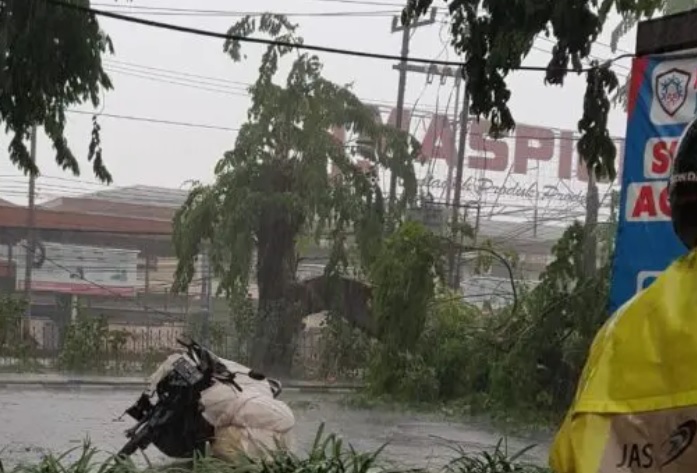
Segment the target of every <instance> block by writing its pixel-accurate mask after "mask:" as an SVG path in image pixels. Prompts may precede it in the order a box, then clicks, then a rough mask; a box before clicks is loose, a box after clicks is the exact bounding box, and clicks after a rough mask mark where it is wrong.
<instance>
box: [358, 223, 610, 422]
mask: <svg viewBox="0 0 697 473" xmlns="http://www.w3.org/2000/svg"><path fill="white" fill-rule="evenodd" d="M585 236H586V232H585V229H584V226H583V225H581V224H580V223H575V224H573V225H572V226H570V227H569V228H568V229H567V230H566V231H565V233H564V235H563V236H562V238H561V239H560V240H559V241H558V242H557V243H556V245H555V246H554V248H553V250H552V254H553V256H554V259H553V261H552V262H551V263H550V264H549V265H548V266H547V268H546V269H545V271H544V272H543V273H542V275H541V277H540V281H539V283H538V284H537V285H536V286H535V287H534V288H532V289H527V288H524V287H519V288H518V289H519V303H518V306H517V307H518V308H517V309H516V311H515V312H514V313H513V312H512V307H511V306H508V307H504V308H503V309H499V310H480V309H479V308H477V307H475V306H472V305H469V304H467V303H466V302H465V301H463V300H462V298H461V297H462V296H461V295H456V294H454V293H448V292H446V291H444V290H436V291H435V292H432V291H431V290H430V289H428V290H427V291H425V292H424V293H423V294H428V295H430V296H429V297H430V298H431V299H430V300H429V302H428V303H427V304H426V305H425V308H424V306H422V307H421V309H420V310H421V311H420V312H419V314H418V315H415V314H414V313H412V312H409V311H407V310H404V309H402V308H401V307H400V308H399V310H401V312H400V311H398V310H395V311H394V312H392V314H393V315H394V317H395V318H396V317H398V316H399V320H400V323H401V327H409V326H410V325H411V324H413V323H414V322H413V321H412V320H415V321H416V325H417V326H418V327H422V330H421V331H420V332H419V336H418V338H417V340H416V341H415V342H414V343H413V344H412V345H410V346H409V348H408V349H406V348H405V349H401V350H399V353H397V354H394V352H392V353H391V352H389V351H387V350H386V348H387V346H385V345H384V344H382V347H381V349H378V350H375V351H374V353H373V356H372V359H371V364H370V369H369V378H368V381H369V384H370V388H371V392H372V393H373V394H375V395H388V396H389V397H390V398H391V399H396V400H400V401H418V402H434V401H441V402H463V401H464V402H466V403H472V402H474V403H476V404H477V405H479V406H480V407H484V408H486V409H488V410H494V411H501V410H509V411H518V412H526V411H527V412H532V413H540V412H544V413H546V414H550V413H559V412H562V411H563V409H564V408H565V407H566V406H567V405H568V402H569V401H570V400H571V398H572V396H573V393H574V391H575V387H576V380H577V378H578V375H579V373H580V370H581V368H582V366H583V363H584V362H585V358H586V356H587V352H588V348H589V346H590V343H591V342H592V340H593V337H594V336H595V333H596V331H597V330H598V328H599V327H600V326H601V325H602V323H603V322H604V321H605V320H607V316H608V314H607V312H606V301H607V296H608V291H609V274H610V261H611V260H610V257H611V254H612V248H613V238H614V225H613V224H612V223H610V224H609V225H600V226H598V231H597V234H596V237H597V239H598V241H599V247H600V250H601V251H599V252H598V254H599V258H600V270H599V271H596V272H594V273H593V274H591V275H590V276H589V275H587V273H586V272H585V270H584V238H585ZM415 268H416V265H415V266H414V267H412V268H407V267H406V266H404V267H403V271H404V272H405V274H406V273H408V272H410V270H414V271H415ZM412 274H415V273H412ZM380 282H381V280H380V281H378V280H375V281H374V284H376V285H378V284H379V283H380ZM401 282H402V284H404V277H403V278H402V279H401ZM404 292H406V291H404ZM402 297H407V296H402ZM409 297H412V295H411V294H410V295H409ZM417 300H420V299H419V297H418V296H417ZM372 303H373V307H374V310H375V311H379V310H383V309H382V306H381V304H380V302H379V301H376V300H374V301H373V302H372ZM385 307H389V305H385ZM424 314H425V315H424ZM408 317H409V318H408ZM403 332H406V333H409V331H408V330H407V331H404V330H403V328H402V329H401V330H400V333H403ZM412 340H413V339H412ZM400 342H401V340H400ZM402 343H403V342H402ZM405 346H406V345H405ZM386 353H388V354H390V353H391V355H392V356H390V357H389V358H388V357H386Z"/></svg>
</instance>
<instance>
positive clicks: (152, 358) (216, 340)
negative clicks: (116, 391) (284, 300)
mask: <svg viewBox="0 0 697 473" xmlns="http://www.w3.org/2000/svg"><path fill="white" fill-rule="evenodd" d="M197 332H198V328H196V324H191V323H186V322H157V323H152V324H146V323H145V321H143V322H142V323H123V322H113V321H109V319H108V318H106V317H103V316H96V315H87V316H85V315H82V316H80V317H79V319H78V320H74V321H72V322H70V321H68V323H67V324H66V325H64V326H60V325H59V324H57V323H55V322H54V321H53V320H51V319H47V318H43V317H32V318H31V319H29V320H27V319H25V318H23V317H22V316H17V315H12V316H1V317H0V372H3V371H4V372H13V373H18V372H19V373H21V372H33V373H36V372H64V373H74V374H92V375H109V376H119V375H146V374H149V373H151V372H152V371H154V369H155V368H156V366H157V365H158V364H159V363H161V362H162V361H163V360H164V359H165V358H166V357H167V356H168V355H170V354H171V353H172V352H173V350H175V349H177V347H178V345H177V339H178V338H181V337H182V336H187V335H191V336H195V337H196V336H199V337H198V338H199V339H200V333H197ZM251 344H252V340H249V339H244V338H243V337H241V336H240V334H239V333H236V332H235V327H234V324H232V323H230V322H224V321H223V322H221V321H214V322H213V323H212V326H211V329H210V339H209V346H210V347H211V349H212V350H213V351H214V352H215V353H216V354H218V355H219V356H222V357H224V358H227V359H232V360H235V361H238V362H240V363H243V364H248V363H249V353H250V349H251ZM294 345H295V346H294V353H295V355H294V358H293V366H292V373H291V376H292V377H293V378H294V379H299V380H314V381H319V380H321V381H326V380H332V379H338V378H342V379H347V378H349V379H355V378H356V377H358V376H359V375H360V373H358V372H356V370H355V369H354V370H349V371H342V370H341V368H340V367H339V366H337V363H340V362H339V361H338V360H339V358H346V356H347V355H346V354H345V353H344V354H341V353H339V352H338V351H337V349H336V346H334V342H333V341H331V340H327V337H326V334H325V330H324V329H323V328H322V327H320V326H311V327H305V328H304V329H303V330H301V331H300V333H299V334H298V336H297V337H296V339H295V340H294ZM355 355H356V356H357V357H361V356H365V353H356V354H355ZM348 356H349V358H350V357H351V355H350V354H349V355H348Z"/></svg>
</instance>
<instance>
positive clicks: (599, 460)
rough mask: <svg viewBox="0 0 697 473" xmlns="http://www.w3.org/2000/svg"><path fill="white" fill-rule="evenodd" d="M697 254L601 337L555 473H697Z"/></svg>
mask: <svg viewBox="0 0 697 473" xmlns="http://www.w3.org/2000/svg"><path fill="white" fill-rule="evenodd" d="M695 434H697V251H695V252H692V253H690V254H689V255H687V256H685V257H683V258H680V259H679V260H677V261H676V262H674V263H673V264H672V265H671V266H670V267H669V268H668V269H666V270H665V271H664V272H663V273H662V274H661V275H660V276H659V277H658V278H657V279H656V280H655V281H654V283H653V284H652V285H651V286H649V287H648V288H647V289H646V290H644V291H642V292H640V293H638V294H637V295H636V296H634V298H632V299H631V300H630V301H628V302H627V303H626V304H625V305H624V306H622V307H621V308H620V309H619V310H618V311H617V312H616V313H615V314H613V316H612V317H611V318H610V319H609V320H608V321H607V322H606V323H605V325H604V326H603V328H602V329H601V330H600V332H598V334H597V335H596V338H595V340H594V341H593V345H592V346H591V350H590V354H589V357H588V360H587V362H586V366H585V367H584V370H583V373H582V375H581V379H580V382H579V387H578V390H577V393H576V397H575V400H574V404H573V405H572V407H571V409H570V410H569V412H568V414H567V416H566V419H565V420H564V422H563V424H562V426H561V428H560V430H559V432H558V433H557V436H556V438H555V440H554V444H553V446H552V450H551V452H550V466H551V467H552V469H553V470H554V471H555V472H556V473H610V472H620V471H622V472H639V471H641V472H646V473H650V472H658V471H661V472H680V473H687V472H690V473H692V472H694V473H697V440H696V439H695Z"/></svg>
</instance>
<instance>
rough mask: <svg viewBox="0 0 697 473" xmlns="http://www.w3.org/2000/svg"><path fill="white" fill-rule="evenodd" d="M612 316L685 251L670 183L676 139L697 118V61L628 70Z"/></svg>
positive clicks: (639, 63) (659, 61)
mask: <svg viewBox="0 0 697 473" xmlns="http://www.w3.org/2000/svg"><path fill="white" fill-rule="evenodd" d="M631 77H632V83H631V85H630V91H629V106H628V116H627V136H626V143H625V158H624V167H623V170H622V191H621V196H620V214H619V216H618V217H619V225H618V229H617V241H616V246H615V259H614V262H613V272H612V288H611V291H610V311H611V312H615V311H616V310H617V309H618V308H619V307H620V306H621V305H622V304H624V303H625V302H627V301H628V300H629V299H630V298H632V296H634V294H636V293H637V292H639V291H640V290H642V289H644V288H646V287H647V286H648V285H649V284H651V282H652V281H653V280H654V279H655V278H656V276H657V275H658V274H659V273H660V272H661V271H663V270H664V269H666V268H667V267H668V265H670V263H672V262H673V261H674V260H675V259H676V258H677V257H679V256H681V255H682V254H684V253H685V252H686V251H687V250H686V248H685V247H684V246H683V244H682V243H681V242H680V240H678V237H677V236H676V235H675V233H674V232H673V226H672V223H671V221H670V206H669V202H668V188H667V185H668V178H669V176H670V168H671V163H672V153H673V152H674V151H675V148H676V146H677V143H678V140H679V139H680V135H681V134H682V132H683V129H684V128H685V126H686V125H687V124H688V123H689V122H690V121H691V120H692V119H693V117H694V116H695V115H697V98H696V95H695V89H696V88H697V57H694V58H688V59H685V58H684V57H683V58H682V59H669V58H661V57H650V58H648V57H643V58H636V59H635V60H634V63H633V64H632V76H631Z"/></svg>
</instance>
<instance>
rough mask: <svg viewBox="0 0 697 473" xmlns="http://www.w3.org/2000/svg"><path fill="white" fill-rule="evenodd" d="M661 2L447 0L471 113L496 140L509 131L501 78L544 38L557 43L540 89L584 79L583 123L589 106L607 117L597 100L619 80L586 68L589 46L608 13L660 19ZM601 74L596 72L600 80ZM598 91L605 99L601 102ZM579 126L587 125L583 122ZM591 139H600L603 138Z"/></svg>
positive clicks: (418, 4) (422, 1)
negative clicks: (570, 77)
mask: <svg viewBox="0 0 697 473" xmlns="http://www.w3.org/2000/svg"><path fill="white" fill-rule="evenodd" d="M663 1H664V0H603V1H600V2H599V1H597V0H575V1H573V2H561V1H556V2H530V1H511V0H487V1H484V0H446V3H447V4H448V9H449V14H450V33H451V42H452V45H453V46H454V47H455V50H456V51H457V52H458V53H460V54H461V55H462V56H463V60H464V62H465V67H464V77H465V78H466V80H467V87H468V91H469V94H470V98H471V105H470V112H471V113H472V114H474V115H476V116H484V117H486V118H488V119H489V120H490V121H491V132H492V134H494V135H496V134H498V133H500V132H504V131H508V130H511V129H513V128H514V127H515V121H514V119H513V116H512V114H511V111H510V109H509V107H508V101H509V100H510V98H511V91H510V90H509V88H508V86H507V85H506V78H507V76H508V74H509V73H510V72H511V71H514V70H516V69H518V68H519V67H521V66H522V64H523V60H524V59H525V58H526V57H527V56H528V54H529V53H530V51H531V49H532V47H533V45H534V42H535V39H536V38H537V36H538V35H540V34H543V35H545V36H546V37H547V38H550V37H551V38H552V39H553V40H554V42H555V45H554V47H553V49H552V57H551V58H550V61H549V63H548V65H547V68H546V74H545V82H546V83H548V84H552V85H563V83H564V80H565V78H566V76H567V74H568V72H569V71H570V70H573V71H576V72H578V73H581V72H584V71H588V72H587V74H589V81H590V82H591V83H592V84H593V87H592V88H591V90H590V91H589V90H587V91H586V95H585V97H584V118H585V117H586V116H587V112H586V108H587V106H590V107H592V108H593V109H594V110H595V111H601V112H602V113H604V114H605V115H607V111H608V108H607V107H604V105H603V103H602V102H603V96H604V94H606V93H608V92H611V90H610V87H611V86H612V84H615V86H616V82H617V79H616V78H614V75H615V74H614V72H612V71H611V70H610V69H609V68H608V67H607V66H606V65H599V64H584V61H587V60H588V58H589V55H590V53H591V46H592V45H593V42H594V41H596V39H597V38H598V35H599V34H600V33H601V31H602V28H603V26H604V25H605V22H606V20H607V18H608V14H609V13H610V12H612V11H613V10H616V11H617V12H619V13H620V14H621V15H632V16H636V17H637V18H641V17H646V16H651V15H653V14H654V13H656V12H657V11H659V10H660V8H661V4H662V2H663ZM432 3H433V0H409V2H408V6H407V7H406V9H405V10H404V12H403V14H402V20H403V22H409V21H411V20H412V19H413V18H414V17H416V16H419V15H423V14H425V13H426V12H427V11H428V9H429V7H430V6H431V4H432ZM589 66H590V67H589ZM599 69H602V72H598V70H599ZM603 90H604V94H599V92H600V91H603ZM606 121H607V118H604V119H602V120H598V119H595V120H594V122H595V123H598V125H599V126H603V122H606ZM582 122H583V123H584V124H586V125H587V124H588V123H587V121H586V120H582ZM579 127H580V128H581V130H580V131H581V132H582V133H586V132H587V130H585V129H584V128H583V127H582V126H581V123H580V124H579ZM605 134H607V133H605ZM594 135H595V136H596V137H601V136H602V135H603V134H602V133H594ZM595 139H596V138H594V140H595ZM602 139H603V141H604V142H605V143H604V144H603V145H602V146H600V145H596V147H595V148H596V149H597V148H598V147H602V148H603V149H605V148H614V143H613V142H612V140H610V139H609V136H608V137H604V138H602ZM613 154H614V153H613ZM581 156H582V159H583V160H584V161H585V162H586V163H589V165H590V166H591V168H593V169H597V166H596V164H595V163H596V162H597V161H603V160H604V159H606V158H607V157H609V156H610V154H607V153H605V154H601V155H589V154H583V152H582V153H581ZM601 167H604V168H608V169H612V170H613V171H612V172H614V162H609V161H607V162H606V163H604V164H603V166H601Z"/></svg>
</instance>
